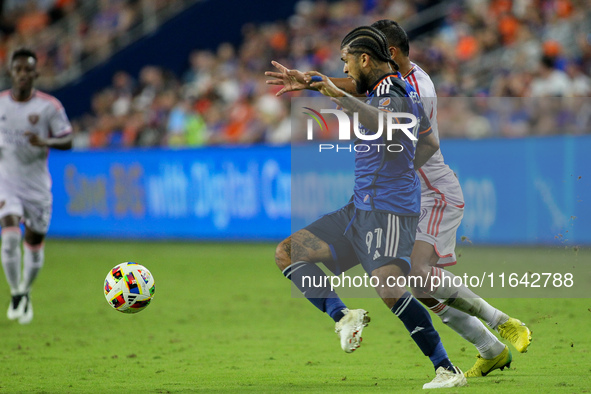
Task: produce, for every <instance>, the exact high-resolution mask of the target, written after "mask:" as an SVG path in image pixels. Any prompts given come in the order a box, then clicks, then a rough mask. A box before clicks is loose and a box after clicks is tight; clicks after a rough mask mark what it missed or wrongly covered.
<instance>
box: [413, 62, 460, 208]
mask: <svg viewBox="0 0 591 394" xmlns="http://www.w3.org/2000/svg"><path fill="white" fill-rule="evenodd" d="M411 64H412V69H411V70H410V71H409V72H408V73H406V75H404V79H406V80H407V81H408V83H410V84H411V85H412V87H413V88H415V90H416V91H417V93H418V94H419V96H420V97H421V100H422V102H423V108H424V109H425V113H426V114H427V115H428V116H429V121H430V122H431V127H432V129H433V134H435V138H437V140H438V141H439V128H438V126H437V93H436V92H435V86H434V85H433V82H432V81H431V78H430V77H429V74H427V73H426V72H425V71H423V69H422V68H420V67H419V66H417V65H416V64H415V63H411ZM418 172H419V178H420V179H421V193H422V194H428V193H433V192H434V191H437V190H440V191H441V192H443V190H442V189H443V188H445V189H446V191H448V194H449V197H450V198H451V199H452V200H455V201H454V202H456V203H459V204H462V205H463V197H462V192H461V189H460V190H459V193H454V190H453V189H458V188H459V183H458V182H457V179H456V177H455V175H454V173H453V171H452V170H451V168H449V166H448V165H447V164H445V162H444V161H443V154H442V153H441V149H439V150H437V152H435V153H434V154H433V156H431V157H430V158H429V160H428V161H427V162H426V163H425V164H424V165H423V166H422V167H421V168H420V169H419V170H418ZM439 186H440V187H441V189H440V187H439ZM436 189H437V190H436ZM449 189H452V190H449ZM443 194H446V193H445V192H443ZM446 195H447V194H446ZM458 199H460V201H458Z"/></svg>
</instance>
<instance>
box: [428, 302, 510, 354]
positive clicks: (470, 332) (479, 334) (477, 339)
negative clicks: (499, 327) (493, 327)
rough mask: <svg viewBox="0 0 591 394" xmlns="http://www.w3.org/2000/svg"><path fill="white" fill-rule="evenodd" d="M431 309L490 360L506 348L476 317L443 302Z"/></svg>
mask: <svg viewBox="0 0 591 394" xmlns="http://www.w3.org/2000/svg"><path fill="white" fill-rule="evenodd" d="M429 309H430V310H431V311H432V312H433V313H435V314H436V315H437V316H439V318H440V319H441V321H443V323H444V324H446V325H448V326H449V327H450V328H451V329H453V330H454V331H455V332H457V333H458V334H460V336H461V337H462V338H464V339H465V340H467V341H468V342H470V343H471V344H473V345H474V346H476V349H478V352H479V353H480V355H481V356H482V357H483V358H486V359H489V360H490V359H492V358H495V357H496V356H498V355H499V354H501V352H502V351H503V349H505V345H504V344H503V343H502V342H501V341H499V340H498V339H497V337H496V336H495V335H494V334H493V333H492V332H490V331H489V330H488V329H487V328H486V327H485V326H484V324H482V322H481V321H480V320H478V319H477V318H476V317H474V316H470V315H468V314H467V313H464V312H462V311H459V310H457V309H454V308H450V307H449V306H447V305H445V304H442V303H439V304H437V305H435V306H433V307H429Z"/></svg>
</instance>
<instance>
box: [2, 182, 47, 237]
mask: <svg viewBox="0 0 591 394" xmlns="http://www.w3.org/2000/svg"><path fill="white" fill-rule="evenodd" d="M8 215H16V216H19V217H21V218H22V219H24V223H25V226H27V227H28V228H30V229H31V230H33V231H35V232H37V233H41V234H47V230H48V229H49V222H50V221H51V202H50V201H49V202H40V201H29V200H26V199H23V198H21V197H19V196H17V195H15V194H12V193H10V192H9V191H7V190H1V191H0V217H4V216H8Z"/></svg>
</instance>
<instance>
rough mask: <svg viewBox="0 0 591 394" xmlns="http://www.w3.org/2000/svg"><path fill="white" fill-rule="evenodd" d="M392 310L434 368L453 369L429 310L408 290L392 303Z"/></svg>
mask: <svg viewBox="0 0 591 394" xmlns="http://www.w3.org/2000/svg"><path fill="white" fill-rule="evenodd" d="M392 312H393V313H394V314H395V315H396V316H398V318H399V319H400V320H402V323H404V326H405V327H406V329H407V330H408V332H410V336H411V337H412V339H413V340H414V341H415V343H416V344H417V346H418V347H419V348H420V349H421V350H422V352H423V354H424V355H425V356H428V357H429V358H430V359H431V362H432V363H433V366H434V367H435V370H437V368H439V367H444V368H446V369H449V370H450V371H453V365H452V363H451V361H449V358H448V357H447V352H446V351H445V348H444V347H443V344H442V343H441V339H440V338H439V334H438V333H437V331H435V328H434V327H433V322H432V321H431V316H429V312H427V310H426V309H425V308H423V306H422V305H421V304H420V303H419V302H418V301H417V300H416V299H415V298H414V297H413V296H412V295H411V294H410V293H409V292H408V291H407V292H406V293H404V295H403V296H402V297H400V299H399V300H398V301H397V302H396V304H394V306H393V307H392Z"/></svg>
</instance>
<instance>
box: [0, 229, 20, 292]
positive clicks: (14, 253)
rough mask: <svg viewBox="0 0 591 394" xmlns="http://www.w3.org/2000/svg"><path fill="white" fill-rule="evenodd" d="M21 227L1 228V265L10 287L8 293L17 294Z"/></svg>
mask: <svg viewBox="0 0 591 394" xmlns="http://www.w3.org/2000/svg"><path fill="white" fill-rule="evenodd" d="M21 237H22V235H21V229H20V228H18V227H6V228H3V229H2V246H1V249H2V252H1V257H2V267H4V275H6V281H7V282H8V286H9V287H10V294H12V295H15V294H19V284H20V281H21Z"/></svg>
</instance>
